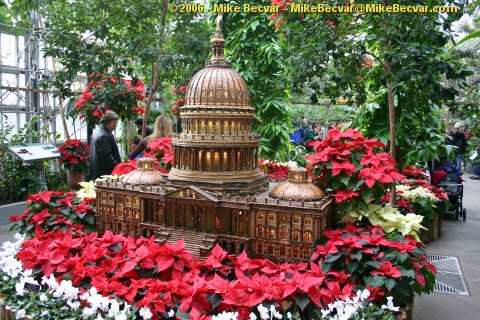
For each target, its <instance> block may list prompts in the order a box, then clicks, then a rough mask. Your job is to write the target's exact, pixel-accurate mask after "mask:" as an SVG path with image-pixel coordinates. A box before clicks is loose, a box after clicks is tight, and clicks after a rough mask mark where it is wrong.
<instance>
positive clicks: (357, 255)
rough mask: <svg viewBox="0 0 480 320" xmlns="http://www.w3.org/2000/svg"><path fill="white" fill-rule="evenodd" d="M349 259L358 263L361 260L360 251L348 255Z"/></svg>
mask: <svg viewBox="0 0 480 320" xmlns="http://www.w3.org/2000/svg"><path fill="white" fill-rule="evenodd" d="M350 257H352V258H353V259H356V260H358V261H360V260H362V251H357V252H355V253H350Z"/></svg>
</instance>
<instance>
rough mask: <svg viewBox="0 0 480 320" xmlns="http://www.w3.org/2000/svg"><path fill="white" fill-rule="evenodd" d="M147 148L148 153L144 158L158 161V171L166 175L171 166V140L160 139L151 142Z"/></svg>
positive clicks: (166, 138)
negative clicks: (148, 149)
mask: <svg viewBox="0 0 480 320" xmlns="http://www.w3.org/2000/svg"><path fill="white" fill-rule="evenodd" d="M148 147H149V148H150V151H149V152H146V153H145V154H144V156H145V157H150V158H154V159H156V160H158V161H159V162H160V171H162V172H163V173H168V172H169V171H170V169H171V168H172V165H173V148H172V138H170V137H162V138H159V139H156V140H153V141H152V142H150V144H149V145H148Z"/></svg>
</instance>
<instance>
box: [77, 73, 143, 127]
mask: <svg viewBox="0 0 480 320" xmlns="http://www.w3.org/2000/svg"><path fill="white" fill-rule="evenodd" d="M145 93H146V90H145V86H144V85H143V82H142V81H141V80H138V79H136V80H125V79H120V80H118V79H117V78H116V77H115V76H107V75H103V74H98V75H95V74H92V75H90V76H89V82H88V84H87V88H86V89H85V90H84V91H83V93H82V95H81V96H80V98H79V99H78V101H77V102H75V104H74V107H75V109H76V110H77V112H78V113H79V114H80V119H83V118H84V117H87V120H88V121H89V122H92V123H93V122H96V121H97V120H95V118H101V117H102V115H103V114H104V113H105V111H107V110H113V111H115V112H116V113H117V114H118V115H119V116H120V117H121V118H126V119H133V118H134V117H136V116H138V115H142V114H144V113H145V109H144V108H141V107H139V106H138V103H139V102H140V101H144V100H146V97H145Z"/></svg>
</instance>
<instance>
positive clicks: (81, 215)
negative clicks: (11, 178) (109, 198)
mask: <svg viewBox="0 0 480 320" xmlns="http://www.w3.org/2000/svg"><path fill="white" fill-rule="evenodd" d="M95 201H96V199H88V198H86V199H84V200H80V199H79V198H76V194H75V193H74V192H66V191H43V192H41V193H38V194H32V195H30V197H28V199H27V201H26V202H27V209H26V210H25V211H24V212H23V213H22V214H21V215H18V216H12V217H10V221H12V222H15V224H14V225H13V226H12V228H11V230H15V231H18V232H20V233H22V234H26V235H27V238H31V237H33V236H34V234H35V233H36V232H40V230H41V231H42V232H48V231H53V230H57V229H63V230H65V229H66V228H70V229H71V230H72V232H74V233H76V234H81V233H82V232H83V230H86V231H90V232H91V231H93V230H95V224H94V209H93V205H94V204H95ZM37 228H39V230H36V229H37Z"/></svg>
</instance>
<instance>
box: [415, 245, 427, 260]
mask: <svg viewBox="0 0 480 320" xmlns="http://www.w3.org/2000/svg"><path fill="white" fill-rule="evenodd" d="M413 254H414V256H415V257H417V258H418V257H420V256H421V255H422V254H426V252H425V250H424V249H423V248H420V247H415V248H414V249H413Z"/></svg>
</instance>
